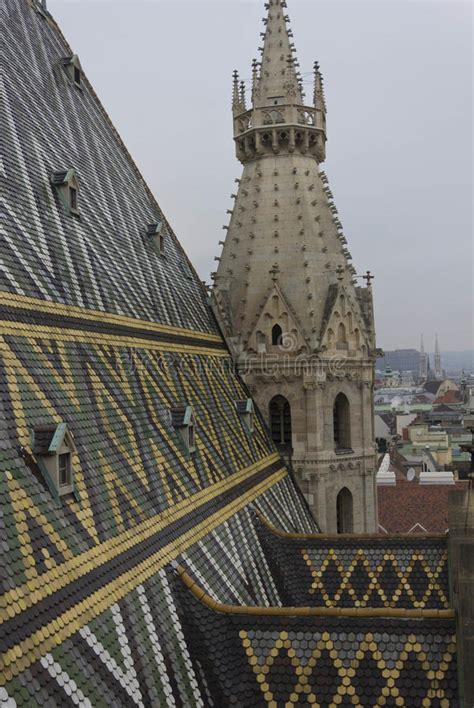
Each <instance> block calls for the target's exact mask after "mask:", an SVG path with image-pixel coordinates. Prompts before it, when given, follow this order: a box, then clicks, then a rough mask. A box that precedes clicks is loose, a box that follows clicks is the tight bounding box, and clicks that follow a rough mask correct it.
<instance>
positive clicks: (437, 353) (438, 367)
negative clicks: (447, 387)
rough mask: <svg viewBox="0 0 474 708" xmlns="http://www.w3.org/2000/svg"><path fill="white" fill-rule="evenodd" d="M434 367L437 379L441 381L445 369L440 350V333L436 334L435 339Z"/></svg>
mask: <svg viewBox="0 0 474 708" xmlns="http://www.w3.org/2000/svg"><path fill="white" fill-rule="evenodd" d="M434 369H435V371H434V373H435V379H436V380H437V381H440V380H441V379H442V378H443V370H442V368H441V352H440V351H439V341H438V335H436V339H435V352H434Z"/></svg>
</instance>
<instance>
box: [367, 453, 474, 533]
mask: <svg viewBox="0 0 474 708" xmlns="http://www.w3.org/2000/svg"><path fill="white" fill-rule="evenodd" d="M388 458H389V455H386V456H385V458H383V461H381V464H380V468H379V472H378V473H377V499H378V522H379V531H380V532H381V533H387V534H393V533H413V534H416V533H445V532H446V531H447V530H448V526H449V524H448V496H449V493H450V491H452V490H453V489H466V488H467V485H468V482H467V481H459V480H455V479H454V476H453V473H452V472H450V471H446V470H442V469H441V468H440V467H439V465H437V463H436V461H435V460H434V458H433V456H432V455H431V453H429V452H423V453H422V454H421V455H420V464H417V461H416V460H414V459H412V458H411V457H410V456H408V455H407V456H405V455H402V454H401V453H400V451H399V450H398V449H392V450H391V451H390V460H389V463H388Z"/></svg>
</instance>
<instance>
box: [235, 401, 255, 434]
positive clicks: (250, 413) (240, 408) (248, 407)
mask: <svg viewBox="0 0 474 708" xmlns="http://www.w3.org/2000/svg"><path fill="white" fill-rule="evenodd" d="M235 407H236V409H237V413H238V415H239V417H240V419H241V420H242V423H243V424H244V427H245V429H246V430H247V432H248V433H253V431H254V425H253V423H254V408H253V401H252V399H251V398H245V399H244V400H242V401H236V402H235Z"/></svg>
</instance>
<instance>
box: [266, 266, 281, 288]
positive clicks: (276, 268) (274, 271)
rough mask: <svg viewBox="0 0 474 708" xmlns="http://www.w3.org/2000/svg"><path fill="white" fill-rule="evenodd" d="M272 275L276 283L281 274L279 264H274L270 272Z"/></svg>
mask: <svg viewBox="0 0 474 708" xmlns="http://www.w3.org/2000/svg"><path fill="white" fill-rule="evenodd" d="M268 272H269V273H270V275H271V276H272V280H273V282H274V283H276V281H277V280H278V273H279V272H280V268H279V266H278V263H274V264H273V266H272V268H271V270H269V271H268Z"/></svg>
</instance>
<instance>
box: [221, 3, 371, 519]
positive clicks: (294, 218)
mask: <svg viewBox="0 0 474 708" xmlns="http://www.w3.org/2000/svg"><path fill="white" fill-rule="evenodd" d="M266 7H267V9H268V16H267V17H266V18H265V19H264V24H265V31H264V32H263V33H262V35H263V37H264V39H263V46H262V47H261V49H260V51H261V54H262V57H261V62H260V63H258V62H257V61H255V60H254V62H253V66H252V91H251V104H250V106H249V107H247V105H246V91H245V84H244V82H240V81H239V77H238V75H237V72H235V73H234V85H233V104H232V110H233V119H234V140H235V145H236V152H237V157H238V159H239V160H240V162H241V163H242V164H243V166H244V168H243V174H242V177H241V179H237V180H236V182H237V184H238V189H237V190H236V191H237V193H236V194H233V195H232V198H233V199H234V200H235V203H234V206H233V209H232V210H230V214H231V217H230V223H229V225H228V226H225V227H224V228H225V229H226V230H227V235H226V239H225V242H224V244H223V251H222V254H221V256H220V257H218V258H217V260H218V261H219V264H218V269H217V272H216V273H214V274H213V280H214V289H213V303H214V308H215V311H216V313H217V316H218V318H219V320H220V323H221V326H222V329H223V331H224V334H225V336H226V338H227V341H228V343H229V345H230V347H231V349H232V351H233V353H234V357H235V360H236V362H237V365H238V367H239V369H240V372H241V374H242V375H243V377H244V379H245V380H246V382H247V384H248V385H249V387H250V389H251V391H252V393H253V395H254V397H255V399H256V401H257V403H258V404H259V407H260V409H261V411H262V413H263V415H264V416H265V417H266V419H267V421H268V424H269V426H270V429H271V432H272V436H273V439H274V441H275V442H276V443H277V445H278V446H279V447H280V449H281V450H282V452H283V453H284V454H285V455H286V456H287V458H288V460H289V463H290V464H291V465H292V468H293V470H294V472H295V474H296V477H297V479H298V481H299V483H300V486H301V488H302V490H303V492H304V493H305V495H306V497H307V499H308V502H309V504H310V506H311V507H312V509H313V511H314V513H315V516H316V518H317V520H318V522H319V524H320V525H321V527H322V528H323V529H324V530H326V531H328V532H335V531H337V530H339V531H357V532H363V531H375V529H376V487H375V462H376V460H375V447H374V430H373V413H372V410H373V407H372V401H373V380H374V360H375V333H374V320H373V308H372V290H371V279H372V277H371V276H370V273H367V275H366V276H364V277H365V278H366V284H365V285H364V284H362V283H361V282H360V281H358V280H357V275H356V271H355V269H354V267H353V265H352V264H351V262H350V260H351V256H350V253H349V251H348V249H347V241H346V238H345V236H344V233H343V229H342V224H341V221H340V219H339V216H338V213H337V209H336V206H335V203H334V199H333V195H332V192H331V189H330V187H329V184H328V178H327V176H326V175H325V173H324V172H323V171H322V170H320V164H321V163H322V162H323V161H324V159H325V145H326V104H325V98H324V92H323V82H322V78H321V73H320V71H319V67H318V64H317V63H316V64H315V65H314V87H313V91H314V93H313V97H312V98H313V100H312V101H311V102H305V97H304V93H303V81H302V79H301V76H300V74H299V72H298V70H297V67H298V62H297V60H296V57H295V46H294V44H293V41H292V32H291V30H290V29H289V28H288V17H287V16H286V14H285V13H286V3H285V2H284V0H270V2H269V3H268V4H267V5H266ZM362 285H364V287H362Z"/></svg>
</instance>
